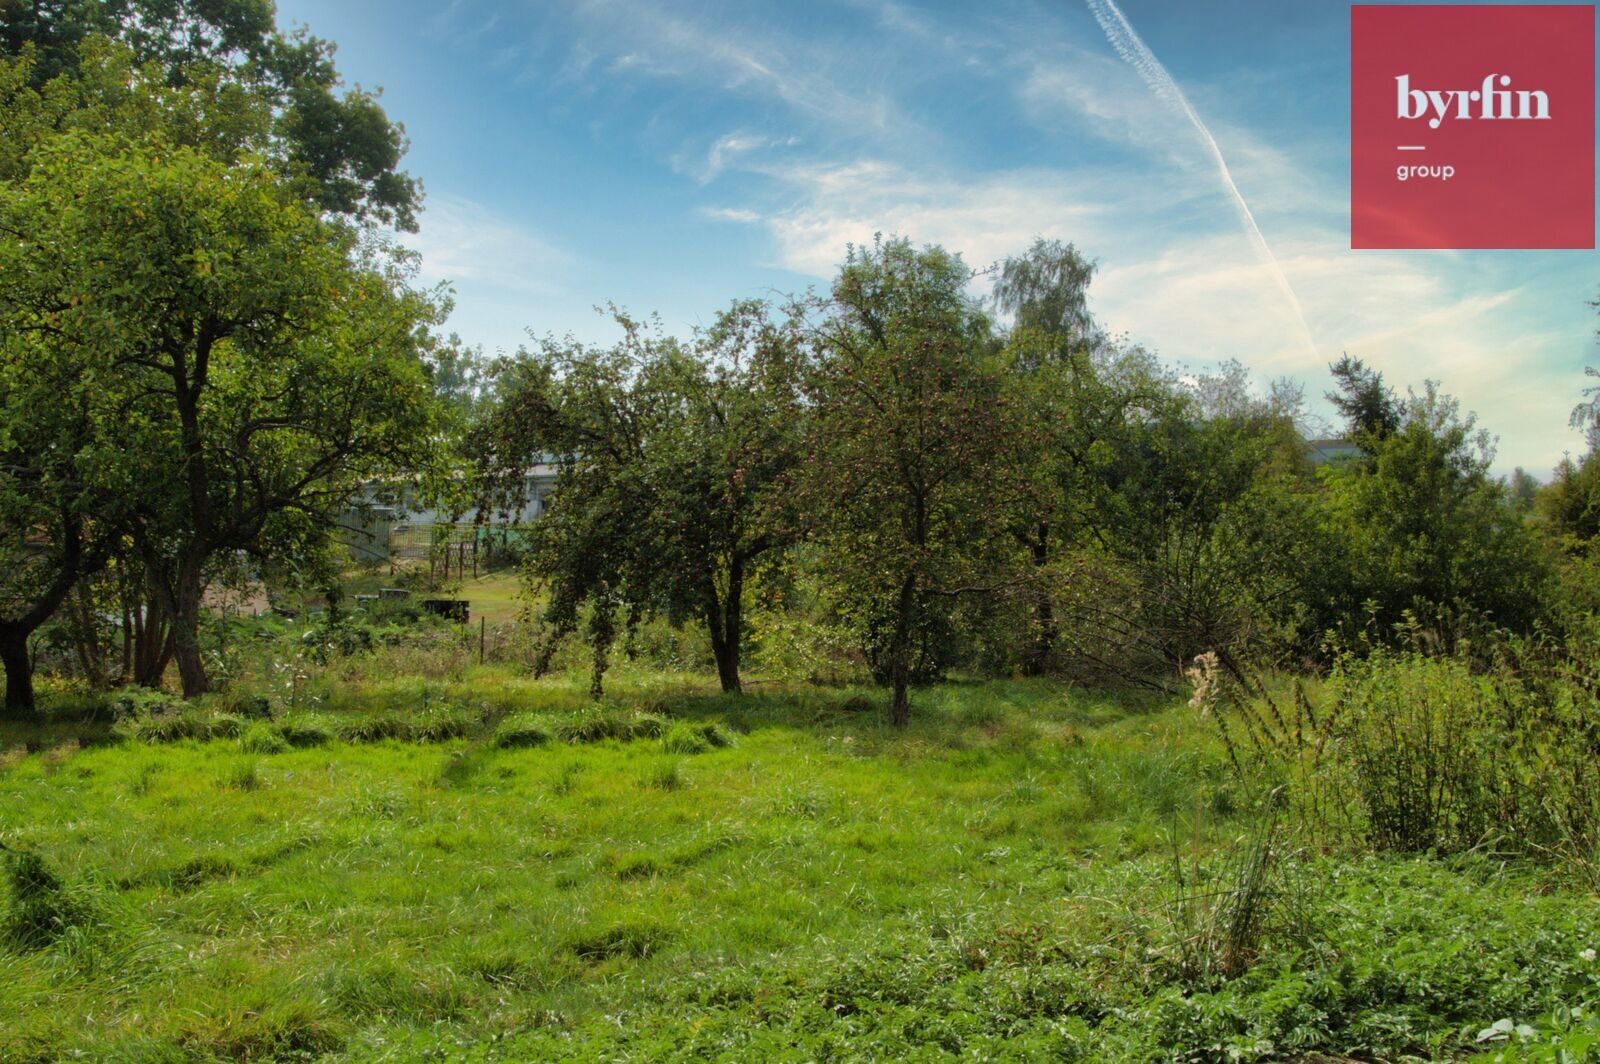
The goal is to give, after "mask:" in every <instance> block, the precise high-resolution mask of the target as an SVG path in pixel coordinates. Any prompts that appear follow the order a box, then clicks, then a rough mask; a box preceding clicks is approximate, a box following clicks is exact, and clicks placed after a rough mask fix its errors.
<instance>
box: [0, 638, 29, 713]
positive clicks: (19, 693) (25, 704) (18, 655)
mask: <svg viewBox="0 0 1600 1064" xmlns="http://www.w3.org/2000/svg"><path fill="white" fill-rule="evenodd" d="M0 664H3V665H4V666H5V670H6V704H5V712H4V714H3V716H4V719H6V720H14V721H15V720H31V719H33V716H34V712H33V660H32V659H31V658H30V657H29V656H28V633H27V631H26V630H24V629H21V628H18V627H16V626H14V625H4V626H0Z"/></svg>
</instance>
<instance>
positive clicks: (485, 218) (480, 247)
mask: <svg viewBox="0 0 1600 1064" xmlns="http://www.w3.org/2000/svg"><path fill="white" fill-rule="evenodd" d="M405 243H407V244H408V245H409V246H410V247H411V248H412V249H413V250H415V251H416V252H417V253H418V254H419V255H420V256H421V260H422V261H421V267H420V269H419V271H418V275H419V277H420V278H421V280H423V281H425V282H427V283H429V284H437V283H439V282H441V281H447V282H451V283H452V284H455V285H456V286H457V287H458V288H461V289H465V288H468V287H471V288H473V289H476V290H483V289H497V290H500V291H502V292H510V293H522V294H525V295H532V296H539V297H548V296H551V295H555V294H559V293H560V292H561V291H562V288H561V285H560V283H559V282H558V281H556V280H555V278H557V277H559V276H561V275H562V274H563V273H564V272H566V271H568V270H570V269H571V268H572V266H573V257H572V256H571V255H569V254H567V253H566V252H564V251H562V250H561V249H559V248H557V247H556V246H554V245H553V244H551V243H550V242H549V241H547V240H545V239H544V238H543V237H540V236H539V235H538V234H536V233H534V232H532V231H531V230H529V229H527V228H525V227H523V226H522V225H519V224H518V223H516V222H514V221H512V220H510V219H508V218H505V217H503V216H502V215H499V214H497V213H495V212H494V211H493V210H491V209H490V208H488V207H486V206H484V205H483V204H481V203H478V202H477V201H475V200H471V199H467V198H465V197H462V196H430V197H429V198H428V200H427V203H426V205H425V208H424V210H423V213H422V218H421V231H420V232H418V233H417V234H416V235H414V236H412V237H410V238H409V239H407V240H406V241H405Z"/></svg>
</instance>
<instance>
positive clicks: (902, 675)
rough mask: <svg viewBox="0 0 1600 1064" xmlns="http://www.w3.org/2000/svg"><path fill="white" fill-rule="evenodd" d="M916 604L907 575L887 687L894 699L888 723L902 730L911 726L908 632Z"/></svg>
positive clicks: (911, 576)
mask: <svg viewBox="0 0 1600 1064" xmlns="http://www.w3.org/2000/svg"><path fill="white" fill-rule="evenodd" d="M916 600H917V578H916V575H915V574H914V573H908V574H907V575H906V578H905V579H904V580H903V581H902V582H901V584H900V603H899V610H898V611H897V612H896V614H895V619H894V637H893V639H892V640H891V642H890V643H889V683H890V686H891V687H892V688H893V690H894V698H893V699H892V700H891V701H890V703H889V723H890V724H892V725H894V726H895V727H896V728H904V727H905V726H906V725H907V724H909V723H910V722H911V696H910V694H909V693H908V688H909V687H910V686H911V630H912V627H913V623H912V622H913V621H914V618H913V616H912V611H913V609H914V608H915V606H916Z"/></svg>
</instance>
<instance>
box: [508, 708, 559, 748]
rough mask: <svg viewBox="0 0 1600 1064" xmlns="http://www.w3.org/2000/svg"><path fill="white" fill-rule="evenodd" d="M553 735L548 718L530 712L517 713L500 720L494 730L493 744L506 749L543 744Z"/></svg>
mask: <svg viewBox="0 0 1600 1064" xmlns="http://www.w3.org/2000/svg"><path fill="white" fill-rule="evenodd" d="M554 737H555V736H554V730H553V729H552V728H551V726H550V722H549V720H548V719H546V718H544V717H539V716H534V715H533V714H531V713H519V714H517V715H516V716H512V717H507V718H506V719H505V720H503V721H501V722H500V726H499V727H498V728H496V729H495V732H494V745H496V746H500V747H506V748H508V749H509V748H515V747H524V746H543V745H544V744H545V743H548V742H549V741H550V740H551V739H553V738H554Z"/></svg>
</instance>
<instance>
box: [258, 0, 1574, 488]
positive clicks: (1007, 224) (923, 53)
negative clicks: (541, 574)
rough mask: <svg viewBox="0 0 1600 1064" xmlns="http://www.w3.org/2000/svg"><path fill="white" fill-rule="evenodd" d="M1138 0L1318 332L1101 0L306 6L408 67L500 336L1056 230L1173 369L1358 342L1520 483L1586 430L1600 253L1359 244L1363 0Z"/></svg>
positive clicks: (448, 224)
mask: <svg viewBox="0 0 1600 1064" xmlns="http://www.w3.org/2000/svg"><path fill="white" fill-rule="evenodd" d="M1120 9H1121V11H1122V12H1123V14H1125V15H1126V17H1127V19H1128V20H1129V22H1130V23H1131V25H1132V26H1133V27H1134V28H1135V29H1136V30H1137V31H1138V33H1139V35H1140V36H1141V37H1142V38H1143V41H1144V42H1145V44H1147V45H1148V47H1149V48H1150V49H1151V51H1152V52H1153V53H1154V54H1155V55H1156V56H1157V57H1158V58H1159V59H1160V61H1161V62H1162V63H1163V64H1164V65H1165V67H1166V68H1167V69H1168V70H1169V71H1170V73H1171V76H1172V77H1173V79H1174V80H1175V81H1176V82H1177V84H1178V86H1179V87H1180V88H1181V89H1182V91H1183V93H1184V94H1185V95H1186V96H1187V98H1188V99H1189V101H1190V103H1191V104H1192V105H1193V107H1194V109H1195V111H1196V112H1197V113H1198V114H1199V115H1200V117H1201V118H1202V119H1203V120H1204V121H1205V123H1206V124H1207V125H1208V126H1209V128H1210V130H1211V133H1212V134H1213V135H1214V136H1215V138H1216V142H1217V145H1218V147H1219V149H1220V151H1221V153H1222V156H1223V158H1224V159H1225V160H1226V162H1227V166H1228V168H1229V169H1230V171H1231V173H1232V176H1233V179H1234V180H1235V182H1236V183H1237V186H1238V188H1239V190H1240V193H1241V195H1242V196H1243V197H1244V199H1245V201H1246V202H1247V203H1248V205H1249V208H1250V210H1251V212H1252V213H1253V214H1254V216H1255V218H1256V220H1257V222H1258V224H1259V226H1260V229H1261V232H1262V234H1263V235H1264V237H1265V239H1266V241H1267V243H1268V245H1269V246H1270V248H1271V250H1272V253H1273V255H1274V256H1275V257H1276V259H1277V260H1278V262H1279V263H1280V265H1281V267H1282V270H1283V273H1284V276H1285V277H1286V278H1287V280H1288V282H1289V284H1290V286H1292V289H1293V292H1294V293H1295V295H1296V297H1297V298H1298V300H1299V303H1300V304H1301V306H1302V308H1303V312H1304V319H1305V322H1306V325H1307V327H1308V329H1309V336H1308V335H1307V330H1306V329H1302V328H1301V326H1300V324H1299V322H1298V321H1297V320H1296V317H1295V312H1294V310H1293V309H1292V305H1291V303H1290V302H1289V300H1288V299H1287V298H1285V296H1284V293H1283V291H1282V289H1281V288H1280V286H1279V284H1278V282H1277V280H1276V279H1275V277H1274V274H1273V272H1272V270H1271V269H1270V268H1269V267H1268V266H1267V265H1265V264H1264V262H1263V260H1262V258H1261V256H1260V254H1259V252H1258V251H1257V249H1256V248H1255V247H1253V246H1252V243H1251V241H1250V239H1249V238H1248V236H1247V234H1246V231H1245V229H1244V227H1243V225H1242V223H1241V219H1240V215H1239V213H1238V211H1237V209H1236V206H1235V203H1234V201H1233V199H1232V198H1231V196H1230V195H1229V193H1228V192H1227V190H1226V189H1225V187H1224V184H1223V182H1222V180H1221V178H1220V176H1219V172H1218V169H1217V167H1216V163H1215V161H1214V159H1213V157H1212V156H1211V154H1210V152H1209V149H1208V148H1207V147H1206V145H1205V143H1204V142H1203V140H1202V139H1201V138H1200V136H1199V135H1198V134H1197V132H1196V131H1195V129H1194V127H1193V126H1192V125H1191V124H1190V123H1189V121H1188V119H1187V118H1185V117H1184V116H1183V114H1182V112H1181V110H1179V109H1178V108H1177V107H1175V106H1174V105H1173V104H1172V102H1171V101H1170V100H1164V99H1161V98H1159V97H1158V96H1157V95H1156V94H1155V93H1154V92H1152V91H1151V89H1150V88H1149V86H1148V85H1147V84H1146V83H1145V82H1144V81H1143V80H1141V78H1140V77H1139V75H1138V74H1137V73H1136V72H1135V71H1134V69H1133V68H1132V67H1131V66H1130V65H1129V64H1128V63H1127V62H1126V61H1124V59H1123V58H1122V57H1121V56H1120V55H1119V54H1118V52H1117V51H1116V50H1115V49H1114V48H1113V47H1112V44H1111V43H1110V42H1109V41H1108V39H1107V36H1106V34H1105V32H1104V31H1103V30H1102V28H1101V25H1100V23H1098V22H1097V21H1096V19H1095V17H1094V14H1093V13H1092V11H1091V10H1090V8H1089V6H1088V5H1087V4H1086V2H1085V0H1054V2H1030V0H1018V2H1008V0H997V2H995V3H991V4H988V5H983V6H981V7H980V5H976V4H970V3H941V4H934V3H923V4H912V3H895V2H889V0H807V2H804V3H795V2H790V3H770V2H711V0H700V2H694V3H687V2H686V3H643V2H640V0H579V2H576V3H571V4H560V3H553V2H552V3H542V2H535V0H521V2H490V0H453V2H443V3H422V2H417V0H338V2H334V3H329V2H322V3H312V2H310V0H280V3H279V15H280V20H281V21H282V22H284V23H285V24H294V23H299V24H305V25H309V26H310V28H311V29H312V31H313V32H315V33H317V34H318V35H320V36H323V37H327V38H330V39H332V40H334V41H336V42H338V45H339V66H340V69H341V71H342V72H343V73H344V74H345V76H346V78H347V79H348V80H349V81H352V82H359V83H361V84H362V85H364V86H367V87H373V86H382V88H383V89H384V102H385V105H386V107H387V108H388V110H389V113H390V115H391V116H392V117H394V118H396V119H398V120H399V121H401V122H403V123H404V124H405V126H406V128H407V132H408V134H409V135H410V137H411V140H412V148H411V152H410V154H409V155H408V157H407V163H406V165H407V168H408V169H409V170H410V171H411V172H412V173H413V174H415V175H416V176H418V177H420V178H421V179H422V180H423V182H424V184H425V187H426V192H427V203H426V210H425V212H424V214H423V217H422V232H421V233H420V234H419V235H418V236H417V237H415V238H412V239H411V241H410V243H412V244H413V246H415V247H416V248H417V249H418V250H419V251H420V252H421V253H422V256H423V262H424V267H423V275H424V277H425V278H426V279H427V280H429V281H442V280H447V281H450V282H451V283H452V284H453V286H454V288H455V291H456V304H457V309H456V311H455V314H454V316H453V318H452V320H451V328H452V329H454V330H455V331H457V332H459V333H460V334H461V336H462V337H463V338H464V339H466V340H467V341H468V342H473V343H481V344H483V345H484V346H485V347H486V348H488V349H490V350H494V349H496V348H504V349H511V348H514V347H515V346H516V345H517V344H519V343H520V342H522V341H523V340H524V339H525V338H526V330H530V329H531V330H532V331H533V332H535V333H537V334H543V333H546V332H554V333H566V332H571V333H573V334H575V335H577V336H579V337H580V338H583V339H589V340H604V339H608V338H610V337H611V336H612V335H613V333H612V331H611V330H610V329H608V328H607V327H606V325H605V323H604V322H603V321H602V320H601V319H600V318H599V317H598V316H596V315H595V314H594V313H593V311H592V309H591V308H592V307H593V306H594V305H596V304H599V303H603V302H605V301H607V300H612V301H615V302H616V303H618V304H620V305H622V306H625V307H627V308H629V309H630V310H632V311H634V312H636V313H649V312H651V311H656V312H659V313H660V314H661V315H662V317H663V319H664V321H665V324H666V326H667V328H669V329H671V330H677V331H683V332H687V331H688V330H689V329H690V328H691V327H693V326H694V325H695V324H697V323H703V322H705V321H707V320H708V319H709V318H710V317H711V315H712V314H714V313H715V311H716V310H717V308H718V307H720V306H721V305H723V304H725V303H726V302H727V301H728V300H730V299H733V298H736V297H745V296H752V295H767V294H773V293H782V292H792V291H798V290H802V289H804V288H805V287H807V286H808V285H814V284H815V285H820V284H823V283H824V282H825V281H826V280H827V278H828V277H829V276H830V275H831V273H832V271H833V268H834V266H835V265H836V264H837V263H838V261H839V260H840V258H841V257H842V256H843V253H844V248H845V245H846V244H847V243H848V242H850V241H856V242H863V241H868V240H870V239H871V238H872V235H873V233H874V232H876V231H882V232H884V233H886V234H900V235H905V236H909V237H911V238H913V239H915V240H917V241H919V242H928V243H940V244H943V245H945V246H946V247H948V248H950V249H952V250H955V251H959V252H961V253H962V254H963V256H964V257H965V258H966V261H967V262H968V263H969V264H971V265H974V266H982V265H986V264H987V263H989V262H992V261H994V260H996V259H999V258H1002V257H1004V256H1005V255H1006V254H1008V253H1012V252H1016V251H1020V250H1022V249H1023V248H1024V247H1026V245H1027V244H1028V243H1029V241H1030V240H1031V239H1032V237H1033V236H1035V235H1043V236H1049V237H1058V238H1061V239H1064V240H1071V241H1073V242H1075V243H1076V244H1077V245H1078V246H1079V247H1080V248H1081V249H1082V250H1083V251H1084V252H1085V253H1087V254H1088V255H1089V256H1091V257H1092V258H1094V259H1095V260H1097V261H1098V263H1099V266H1100V274H1099V276H1098V278H1097V280H1096V282H1095V286H1094V289H1093V306H1094V309H1095V311H1096V313H1097V314H1098V315H1099V316H1100V318H1101V320H1102V321H1103V322H1104V323H1106V324H1107V325H1108V326H1109V327H1111V328H1112V329H1113V330H1114V331H1117V332H1120V333H1124V334H1126V335H1127V336H1128V337H1129V338H1130V339H1132V340H1135V341H1138V342H1140V343H1143V344H1145V345H1146V346H1148V347H1150V348H1151V349H1153V350H1155V351H1156V352H1158V353H1159V354H1161V355H1162V356H1163V357H1165V358H1167V359H1168V360H1170V361H1173V362H1177V363H1182V364H1185V365H1188V366H1192V367H1196V368H1204V367H1206V366H1207V365H1210V364H1212V363H1214V362H1216V361H1217V360H1220V359H1224V358H1230V357H1231V358H1237V359H1239V360H1240V361H1242V362H1244V363H1245V364H1246V365H1247V366H1249V367H1250V368H1251V369H1252V371H1254V372H1255V373H1256V374H1257V375H1258V377H1259V378H1260V379H1261V380H1262V381H1265V380H1266V379H1267V378H1268V377H1272V376H1278V375H1289V376H1293V377H1295V378H1297V379H1299V380H1301V381H1302V382H1304V383H1305V384H1306V390H1307V394H1308V395H1310V396H1320V394H1321V393H1322V391H1323V390H1324V389H1325V388H1326V386H1327V374H1326V364H1327V363H1328V362H1330V361H1332V360H1333V359H1335V358H1337V357H1338V356H1339V354H1340V353H1341V352H1344V351H1348V352H1350V353H1351V354H1354V355H1357V356H1359V357H1362V358H1364V359H1366V360H1367V361H1368V362H1369V363H1371V364H1373V365H1375V366H1377V367H1378V368H1380V369H1382V370H1383V371H1384V372H1385V374H1386V375H1387V377H1388V379H1389V380H1390V381H1391V382H1393V383H1395V384H1416V385H1420V384H1421V382H1422V381H1423V380H1425V379H1437V380H1440V381H1442V383H1443V385H1444V387H1445V390H1446V391H1449V392H1451V393H1453V394H1455V395H1457V396H1459V397H1460V398H1461V400H1462V402H1463V405H1464V406H1465V407H1467V408H1468V409H1471V410H1475V411H1477V412H1478V414H1479V415H1480V418H1481V421H1482V424H1484V425H1485V426H1486V427H1488V428H1489V429H1490V430H1492V431H1493V432H1494V433H1496V434H1497V435H1498V436H1499V437H1500V445H1499V459H1498V461H1497V463H1496V466H1497V468H1498V469H1501V470H1502V471H1504V470H1509V469H1510V468H1511V467H1512V466H1516V465H1522V466H1525V467H1527V468H1528V469H1529V470H1530V471H1533V472H1535V473H1536V474H1538V475H1540V476H1545V475H1547V474H1548V471H1549V469H1550V467H1551V466H1552V465H1553V464H1554V463H1555V462H1556V461H1558V460H1559V459H1560V457H1561V455H1562V453H1563V452H1564V451H1572V452H1574V453H1577V452H1578V451H1580V450H1581V449H1582V441H1581V439H1580V438H1579V436H1578V434H1577V433H1575V432H1572V431H1571V430H1569V429H1568V428H1567V414H1568V412H1569V411H1570V410H1571V408H1572V406H1573V404H1574V403H1575V402H1576V401H1577V400H1578V399H1579V398H1580V394H1581V390H1582V388H1583V387H1584V378H1583V367H1584V366H1585V365H1586V364H1590V363H1593V364H1597V365H1600V351H1596V349H1595V338H1594V329H1595V325H1596V319H1595V311H1594V308H1593V307H1592V306H1591V305H1590V302H1591V301H1592V300H1594V299H1595V298H1597V296H1600V261H1597V258H1596V253H1595V252H1592V251H1584V252H1579V251H1565V252H1532V251H1523V252H1445V251H1428V252H1385V251H1361V252H1355V251H1350V250H1349V249H1348V246H1349V232H1348V188H1349V174H1348V166H1349V147H1348V144H1349V113H1348V112H1349V100H1348V92H1349V85H1348V81H1349V73H1348V71H1349V6H1348V4H1346V3H1341V2H1324V0H1293V2H1288V3H1285V2H1283V0H1273V2H1267V0H1121V4H1120ZM1319 405H1320V404H1319Z"/></svg>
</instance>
